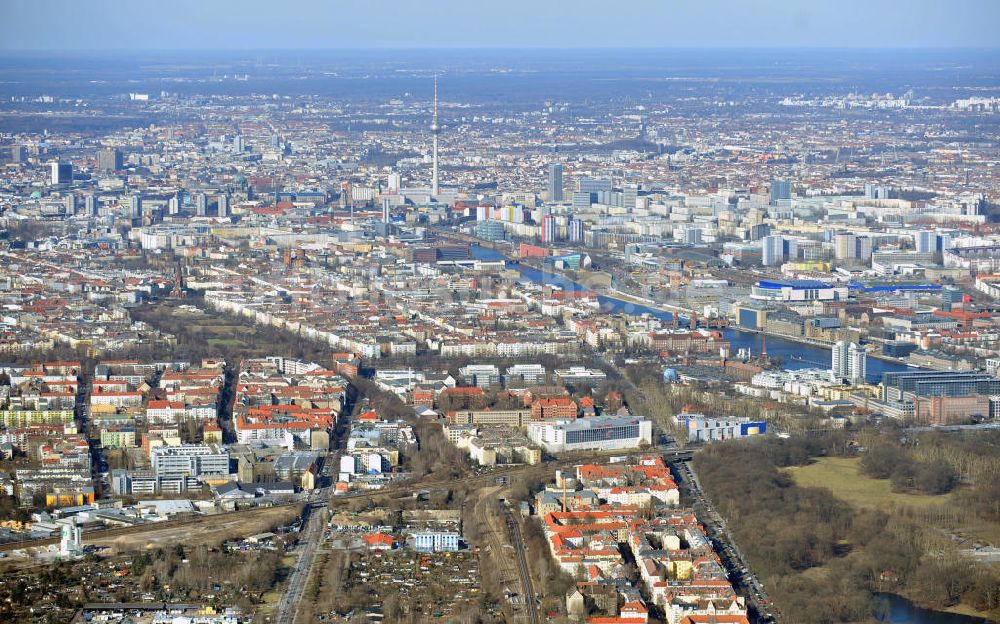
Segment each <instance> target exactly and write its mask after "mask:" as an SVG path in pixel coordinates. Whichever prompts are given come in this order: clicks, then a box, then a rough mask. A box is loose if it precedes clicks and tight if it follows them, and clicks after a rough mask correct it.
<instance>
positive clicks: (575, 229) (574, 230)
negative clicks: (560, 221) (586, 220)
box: [568, 218, 583, 243]
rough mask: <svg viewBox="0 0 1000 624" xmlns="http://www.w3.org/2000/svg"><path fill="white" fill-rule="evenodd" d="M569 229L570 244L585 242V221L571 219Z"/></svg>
mask: <svg viewBox="0 0 1000 624" xmlns="http://www.w3.org/2000/svg"><path fill="white" fill-rule="evenodd" d="M568 229H569V240H570V242H572V243H579V242H581V241H582V240H583V220H581V219H574V218H570V220H569V228H568Z"/></svg>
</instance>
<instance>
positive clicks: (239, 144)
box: [233, 134, 247, 154]
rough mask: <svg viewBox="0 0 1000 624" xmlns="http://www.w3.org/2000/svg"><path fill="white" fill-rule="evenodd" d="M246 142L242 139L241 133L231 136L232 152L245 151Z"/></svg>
mask: <svg viewBox="0 0 1000 624" xmlns="http://www.w3.org/2000/svg"><path fill="white" fill-rule="evenodd" d="M246 147H247V146H246V142H244V141H243V135H242V134H237V135H236V136H234V137H233V153H234V154H242V153H243V152H244V151H246Z"/></svg>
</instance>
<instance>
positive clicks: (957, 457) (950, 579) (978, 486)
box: [694, 432, 1000, 624]
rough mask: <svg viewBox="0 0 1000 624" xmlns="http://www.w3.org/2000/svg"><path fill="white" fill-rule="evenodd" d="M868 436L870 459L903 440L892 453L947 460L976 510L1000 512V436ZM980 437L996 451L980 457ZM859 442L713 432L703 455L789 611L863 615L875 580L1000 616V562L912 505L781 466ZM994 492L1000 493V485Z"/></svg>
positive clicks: (927, 599) (763, 573) (810, 615)
mask: <svg viewBox="0 0 1000 624" xmlns="http://www.w3.org/2000/svg"><path fill="white" fill-rule="evenodd" d="M859 439H861V440H864V445H863V446H862V447H861V448H862V449H864V450H863V451H862V454H863V459H862V462H865V461H866V458H867V457H869V456H870V455H873V454H875V455H878V454H880V453H881V451H882V450H883V449H886V448H893V445H894V444H895V445H898V448H895V449H894V450H893V451H891V453H893V455H892V456H893V457H896V456H897V455H898V457H899V458H905V459H899V460H898V462H897V463H898V464H900V465H901V464H903V463H906V462H911V463H909V464H908V465H910V466H915V467H916V468H915V470H916V471H917V472H922V471H925V470H929V468H927V467H926V466H934V465H936V462H938V461H944V462H947V463H948V464H949V467H950V468H951V469H952V470H951V471H949V473H948V474H949V475H952V474H954V475H955V476H954V480H955V481H956V482H957V481H959V480H961V481H963V482H964V485H963V486H962V487H963V488H965V489H966V490H967V492H968V493H967V494H965V495H966V496H968V500H970V501H971V500H978V501H980V502H979V503H977V506H976V508H975V510H974V511H973V512H972V513H983V514H995V513H996V510H995V505H993V506H991V505H990V504H986V503H984V502H983V498H982V497H984V496H988V495H989V493H990V492H994V491H995V487H996V479H991V478H989V476H990V475H993V474H994V473H993V470H995V461H996V459H995V458H996V457H997V456H998V455H997V453H996V448H995V444H996V440H993V441H992V442H991V443H987V442H983V441H982V440H975V439H970V440H965V439H961V438H955V439H948V440H940V439H937V438H932V439H929V440H926V441H923V442H920V441H914V440H909V442H908V443H909V445H910V446H909V447H907V446H906V445H905V444H904V443H903V442H900V441H899V438H898V437H896V436H894V435H893V434H891V433H876V432H866V433H865V434H864V435H861V436H859ZM983 444H992V445H994V446H992V452H991V453H990V454H988V455H985V456H981V457H983V459H982V461H979V462H975V461H973V460H974V457H975V455H976V454H977V453H981V452H982V451H983V450H984V449H983V446H982V445H983ZM918 448H919V450H916V449H918ZM855 452H858V449H857V447H856V446H855V445H852V444H851V443H849V440H848V438H847V435H846V434H845V433H843V432H841V433H837V434H831V435H828V436H826V437H809V438H805V437H799V438H791V439H780V438H764V439H760V440H753V441H742V442H739V441H737V442H728V443H722V444H715V445H712V446H710V447H707V448H706V449H704V450H702V451H701V452H699V453H698V454H697V455H696V456H695V459H694V467H695V470H696V471H697V473H698V475H699V478H700V480H701V483H702V485H703V486H704V488H705V491H706V492H707V493H708V494H709V496H710V497H711V499H712V500H713V502H714V503H715V506H716V508H717V509H718V510H719V512H720V513H721V514H722V515H723V516H724V517H725V518H726V519H727V520H728V521H729V526H730V528H731V531H732V533H733V536H734V538H735V539H736V541H737V542H738V543H739V544H740V547H741V548H742V550H743V552H744V553H745V554H746V556H747V558H748V559H749V562H750V565H751V568H752V569H753V570H754V571H755V572H756V573H757V574H758V575H759V576H760V578H761V580H762V581H763V583H764V584H765V586H767V587H768V588H769V590H770V592H771V595H772V597H773V598H774V600H775V604H776V606H777V607H778V608H779V609H780V610H781V612H782V614H783V615H784V616H785V619H787V621H793V622H801V623H802V624H813V623H815V624H828V623H834V622H856V621H860V620H865V619H868V618H871V617H873V616H874V615H875V614H876V611H877V609H878V608H879V604H878V601H877V600H876V599H875V597H874V593H875V592H890V593H898V594H901V595H904V596H906V597H908V598H910V599H912V600H914V601H915V602H916V603H918V604H920V605H921V606H924V607H927V608H932V609H946V608H949V607H955V606H956V605H959V604H961V605H966V606H969V607H972V608H974V609H976V610H978V611H980V612H984V613H988V614H990V615H991V616H992V617H998V616H1000V570H997V569H996V568H995V567H990V566H987V565H984V564H979V563H977V562H974V561H973V560H971V559H968V558H966V557H964V556H962V555H961V554H960V553H959V547H958V545H957V544H956V543H955V542H954V541H953V540H951V539H949V537H948V536H947V535H946V534H944V533H943V532H942V531H940V530H938V529H937V528H936V527H934V526H933V525H932V524H928V523H927V522H925V521H923V520H922V519H921V518H919V517H915V516H914V515H913V514H914V513H916V512H914V510H909V509H899V508H895V507H888V508H887V509H862V508H855V507H853V506H851V505H850V504H848V503H847V502H844V501H843V500H841V499H838V498H836V497H835V496H832V495H831V492H830V491H829V490H828V489H825V488H817V487H802V486H799V485H796V483H795V480H794V479H793V478H792V477H791V476H789V474H788V473H787V472H786V471H785V470H783V468H787V467H790V466H796V465H804V464H807V463H809V462H810V461H812V459H813V458H816V457H822V456H827V455H840V454H850V453H855ZM881 461H882V458H881V457H876V458H873V459H868V460H867V463H868V464H872V465H874V464H878V465H879V471H880V474H884V473H885V468H884V467H883V466H882V465H881V463H879V462H881ZM925 464H926V466H925ZM890 473H891V471H890ZM914 483H916V482H914ZM905 485H906V487H911V486H912V484H911V483H909V482H908V483H906V484H905ZM928 485H931V486H936V485H937V484H936V483H929V484H928ZM989 500H992V501H996V497H995V495H994V497H993V498H992V499H989ZM923 513H932V512H926V511H925V512H923Z"/></svg>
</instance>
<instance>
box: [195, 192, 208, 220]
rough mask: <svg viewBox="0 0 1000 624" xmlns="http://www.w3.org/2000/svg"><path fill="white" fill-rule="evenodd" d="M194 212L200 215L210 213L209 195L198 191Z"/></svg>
mask: <svg viewBox="0 0 1000 624" xmlns="http://www.w3.org/2000/svg"><path fill="white" fill-rule="evenodd" d="M194 213H195V215H197V216H199V217H204V216H206V215H208V195H206V194H204V193H198V194H197V195H195V196H194Z"/></svg>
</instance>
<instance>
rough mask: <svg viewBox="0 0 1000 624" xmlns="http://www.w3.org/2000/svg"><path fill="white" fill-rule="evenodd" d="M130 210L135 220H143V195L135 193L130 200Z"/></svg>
mask: <svg viewBox="0 0 1000 624" xmlns="http://www.w3.org/2000/svg"><path fill="white" fill-rule="evenodd" d="M129 205H130V210H129V212H130V213H131V215H132V218H133V219H140V218H142V195H140V194H139V193H135V194H134V195H132V197H130V198H129Z"/></svg>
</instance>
